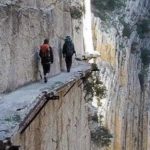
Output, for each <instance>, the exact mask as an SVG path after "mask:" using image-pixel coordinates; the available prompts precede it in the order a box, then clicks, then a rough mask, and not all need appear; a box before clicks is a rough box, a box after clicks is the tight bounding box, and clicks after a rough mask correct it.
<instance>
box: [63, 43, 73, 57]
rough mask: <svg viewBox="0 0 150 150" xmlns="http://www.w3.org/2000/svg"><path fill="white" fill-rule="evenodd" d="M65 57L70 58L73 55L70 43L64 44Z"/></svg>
mask: <svg viewBox="0 0 150 150" xmlns="http://www.w3.org/2000/svg"><path fill="white" fill-rule="evenodd" d="M65 44H66V50H65V51H66V56H67V57H71V56H72V55H73V54H74V45H73V43H72V42H66V43H65Z"/></svg>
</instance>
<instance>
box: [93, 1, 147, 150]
mask: <svg viewBox="0 0 150 150" xmlns="http://www.w3.org/2000/svg"><path fill="white" fill-rule="evenodd" d="M149 7H150V3H149V1H147V0H142V1H138V0H136V1H130V0H128V1H126V7H125V8H124V9H122V10H120V13H119V14H120V15H117V14H115V16H113V17H112V18H111V20H109V21H108V23H106V22H104V21H102V20H101V19H99V18H95V17H94V18H93V39H94V46H95V48H96V49H97V50H98V51H100V53H101V60H98V61H97V63H98V64H99V68H100V72H101V78H102V79H103V81H104V82H105V84H106V86H107V89H108V98H107V101H106V102H105V103H104V106H103V108H104V110H105V112H106V114H105V124H106V126H107V127H108V128H109V129H110V130H111V132H112V134H113V137H114V138H113V141H112V145H111V146H110V148H109V149H111V150H149V148H150V145H149V141H148V139H149V138H150V137H149V123H148V122H149V118H150V116H149V111H150V109H149V90H148V89H149V77H148V76H149V61H147V57H149V52H150V49H149V46H150V42H149V38H150V28H149V21H150V20H149V16H150V14H149ZM112 15H114V14H113V13H112ZM106 25H109V26H107V27H108V28H106ZM145 53H146V54H145ZM145 61H146V62H145Z"/></svg>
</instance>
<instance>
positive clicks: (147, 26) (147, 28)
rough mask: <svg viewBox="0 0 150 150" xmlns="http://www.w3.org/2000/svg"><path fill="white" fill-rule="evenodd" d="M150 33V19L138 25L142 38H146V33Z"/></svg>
mask: <svg viewBox="0 0 150 150" xmlns="http://www.w3.org/2000/svg"><path fill="white" fill-rule="evenodd" d="M149 32H150V19H144V20H141V21H139V22H138V23H137V33H138V34H139V37H140V38H144V35H145V34H146V33H149Z"/></svg>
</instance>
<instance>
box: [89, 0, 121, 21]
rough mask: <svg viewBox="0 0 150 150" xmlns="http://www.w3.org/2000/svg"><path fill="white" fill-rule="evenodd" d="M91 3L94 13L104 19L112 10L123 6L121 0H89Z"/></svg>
mask: <svg viewBox="0 0 150 150" xmlns="http://www.w3.org/2000/svg"><path fill="white" fill-rule="evenodd" d="M91 3H92V5H93V7H94V9H93V12H94V14H95V15H96V16H98V17H100V18H101V19H102V20H104V21H105V20H107V19H108V18H109V15H110V13H111V12H112V11H114V10H115V9H119V8H121V7H122V6H124V3H123V1H122V0H91Z"/></svg>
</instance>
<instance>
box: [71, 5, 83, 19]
mask: <svg viewBox="0 0 150 150" xmlns="http://www.w3.org/2000/svg"><path fill="white" fill-rule="evenodd" d="M84 12H85V8H84V6H82V5H80V4H78V5H76V6H71V7H70V14H71V18H72V19H81V18H82V16H83V13H84Z"/></svg>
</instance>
